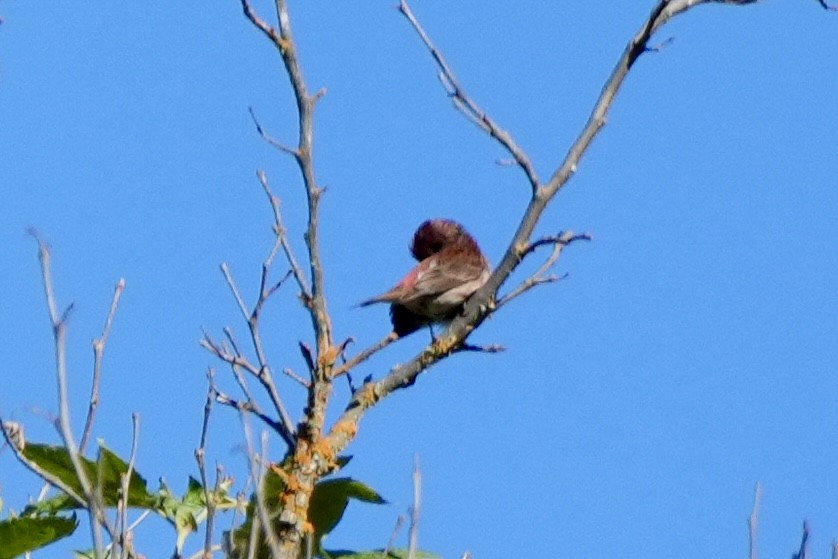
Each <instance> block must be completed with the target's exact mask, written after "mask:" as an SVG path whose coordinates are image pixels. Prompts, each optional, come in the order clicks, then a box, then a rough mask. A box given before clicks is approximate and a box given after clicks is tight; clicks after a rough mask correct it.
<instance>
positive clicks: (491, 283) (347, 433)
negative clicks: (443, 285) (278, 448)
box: [328, 0, 741, 452]
mask: <svg viewBox="0 0 838 559" xmlns="http://www.w3.org/2000/svg"><path fill="white" fill-rule="evenodd" d="M708 1H710V0H659V2H658V3H657V5H656V6H655V8H654V9H653V10H652V12H651V14H650V15H649V17H648V18H647V20H646V21H645V22H644V23H643V25H642V26H641V28H640V30H639V31H638V32H637V34H636V35H635V36H634V38H632V40H631V41H629V43H628V45H627V46H626V48H625V50H624V51H623V54H622V55H621V56H620V58H619V60H618V61H617V64H616V65H615V67H614V69H613V71H612V72H611V75H610V76H609V78H608V79H607V80H606V82H605V85H604V86H603V88H602V92H601V93H600V96H599V98H598V99H597V101H596V102H595V104H594V108H593V110H592V112H591V115H590V117H589V118H588V121H587V122H586V124H585V125H584V127H583V128H582V131H581V132H580V134H579V136H578V137H577V139H576V140H575V141H574V143H573V145H572V146H571V147H570V149H569V150H568V152H567V154H566V155H565V158H564V160H563V161H562V163H561V164H560V165H559V166H558V168H557V169H556V171H555V172H554V173H553V175H552V176H551V177H550V180H549V181H548V182H547V183H546V184H543V185H541V184H540V183H539V182H538V180H537V178H536V179H535V180H533V178H532V177H530V176H529V175H528V178H529V180H530V184H531V185H532V186H533V194H532V198H531V200H530V203H529V204H528V206H527V208H526V210H525V211H524V214H523V216H522V218H521V222H520V224H519V226H518V229H517V230H516V232H515V234H514V236H513V237H512V240H511V241H510V243H509V246H508V247H507V250H506V252H505V254H504V256H503V258H502V260H501V262H500V263H499V264H498V267H497V268H496V269H495V271H494V272H493V274H492V276H491V277H490V278H489V280H488V281H487V282H486V284H485V285H484V286H483V287H482V288H480V289H479V290H478V291H477V293H475V294H474V295H473V296H472V297H471V298H470V299H469V300H468V301H467V302H466V305H465V309H464V312H463V314H462V315H461V316H458V317H457V318H455V319H454V321H453V322H452V324H451V326H450V327H449V329H448V331H447V332H446V334H445V335H443V336H441V337H439V338H438V339H436V340H435V341H434V343H432V344H431V345H429V346H428V347H426V348H425V349H424V350H423V351H422V352H420V353H419V354H418V355H417V356H415V357H414V358H413V359H411V360H410V361H408V362H407V363H405V364H403V365H399V366H396V367H394V368H393V369H391V370H390V372H389V373H388V374H387V375H386V376H385V377H384V378H383V379H381V380H379V381H376V382H368V383H367V384H365V385H364V386H363V387H362V388H361V389H359V390H358V391H357V392H356V393H355V394H354V395H353V397H352V399H351V400H350V402H349V404H348V405H347V407H346V409H345V410H344V413H343V414H342V416H341V417H340V419H339V420H338V421H337V422H336V424H335V426H334V427H333V428H332V430H331V432H330V433H329V435H328V441H329V443H330V445H331V446H332V448H333V449H334V452H341V451H342V450H343V449H344V448H346V445H348V444H349V442H350V441H351V440H352V438H353V437H354V435H355V433H356V432H357V425H358V422H359V420H360V418H361V417H362V415H363V414H364V412H365V411H366V410H367V409H369V408H370V407H372V406H374V405H376V404H377V403H378V402H380V401H381V400H382V399H384V398H386V397H387V396H389V395H390V394H392V393H393V392H395V391H397V390H399V389H402V388H406V387H408V386H411V385H412V384H413V383H414V382H415V381H416V378H417V376H418V375H419V374H421V373H422V372H423V371H425V370H427V369H428V368H429V367H431V366H433V365H435V364H436V363H437V362H439V361H440V360H442V359H444V358H445V357H447V356H449V355H451V354H452V353H454V352H455V351H456V349H457V348H458V347H459V346H460V345H462V344H463V343H464V342H465V340H466V339H467V338H468V336H469V335H470V334H471V332H472V331H474V329H475V328H477V327H478V326H480V324H481V323H482V322H483V321H484V320H485V319H486V318H487V317H488V316H489V315H490V314H492V313H493V312H494V311H495V310H496V308H497V304H496V301H495V297H496V294H497V292H498V289H499V288H500V287H501V285H502V284H503V283H504V282H505V281H506V279H507V278H508V277H509V275H510V274H511V273H512V271H513V270H515V269H516V268H517V267H518V265H519V264H520V262H521V261H522V258H523V256H524V255H525V254H528V253H529V252H531V251H532V248H531V247H532V246H533V245H532V244H531V243H530V238H531V237H532V234H533V231H534V229H535V226H536V224H537V223H538V221H539V219H540V218H541V215H542V214H543V212H544V210H545V209H546V207H547V205H548V204H549V202H550V201H551V200H552V199H553V198H554V197H555V195H556V194H557V193H558V191H559V190H560V189H561V188H562V187H563V186H564V185H565V184H566V183H567V182H568V180H569V179H570V178H571V177H572V176H573V174H574V173H575V172H576V169H577V167H578V164H579V161H580V160H581V158H582V156H583V155H584V154H585V152H586V151H587V150H588V148H589V147H590V145H591V143H592V142H593V140H594V138H596V136H597V134H598V133H599V131H600V130H601V129H602V128H603V127H604V126H605V123H606V116H607V114H608V112H609V110H610V109H611V106H612V105H613V103H614V99H615V97H616V95H617V93H618V92H619V90H620V87H621V86H622V85H623V82H624V80H625V77H626V76H627V75H628V72H629V70H630V69H631V68H632V66H633V65H634V63H635V62H636V61H637V59H638V58H639V57H640V56H641V55H642V54H643V53H644V52H646V51H647V49H648V44H649V40H650V39H651V37H652V36H653V34H654V33H655V31H657V30H658V29H659V28H660V27H661V26H662V25H664V24H665V23H666V22H668V21H669V20H670V19H672V18H673V17H675V16H676V15H679V14H681V13H683V12H685V11H687V10H688V9H690V8H692V7H695V6H697V5H699V4H704V3H707V2H708ZM714 1H718V0H714ZM724 3H730V4H738V3H741V2H737V1H735V0H726V1H724ZM405 6H407V4H406V2H405V0H401V2H400V6H399V7H400V10H401V11H402V13H405V14H406V15H407V14H408V13H410V14H412V12H411V11H410V8H409V7H405ZM408 19H409V20H410V21H411V23H412V24H413V27H414V29H415V30H416V31H417V33H418V34H419V35H420V37H421V38H422V40H423V42H424V43H425V45H426V46H427V47H428V48H429V49H430V50H431V54H432V55H433V56H434V59H435V60H437V65H438V66H439V67H440V68H441V71H442V73H443V75H444V76H445V79H446V80H447V81H449V82H452V78H451V77H450V76H453V72H452V71H451V70H450V69H449V70H447V71H446V68H448V65H447V63H445V62H444V58H442V57H441V55H439V54H438V52H439V51H438V49H437V48H436V47H434V46H433V43H432V42H431V41H430V39H429V38H428V35H427V33H426V32H425V31H424V30H423V29H422V27H421V25H420V24H419V23H418V21H417V20H416V18H415V17H412V18H410V17H409V18H408ZM414 22H415V23H414ZM453 85H454V86H455V88H456V91H457V96H458V98H460V101H461V103H463V105H464V106H466V107H468V106H469V101H470V100H469V98H468V96H467V95H466V94H465V93H464V90H463V88H462V87H456V81H455V80H454V81H453ZM472 103H473V102H472ZM473 106H477V105H476V104H473ZM481 114H482V111H481ZM481 121H483V122H486V121H484V120H482V118H481ZM492 137H495V138H496V139H497V140H498V142H499V143H500V144H501V145H502V146H503V147H505V148H506V149H507V150H509V151H510V153H513V152H512V149H511V148H510V145H512V144H508V143H505V142H504V140H503V139H501V138H498V137H497V136H495V135H492ZM513 156H514V153H513ZM516 161H519V160H518V158H517V157H516ZM519 164H520V162H519ZM551 265H552V263H551Z"/></svg>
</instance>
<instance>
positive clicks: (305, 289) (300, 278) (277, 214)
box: [256, 169, 311, 301]
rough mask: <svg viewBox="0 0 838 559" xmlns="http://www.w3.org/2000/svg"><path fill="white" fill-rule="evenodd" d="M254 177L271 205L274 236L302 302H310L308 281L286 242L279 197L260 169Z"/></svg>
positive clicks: (286, 232) (286, 237) (286, 234)
mask: <svg viewBox="0 0 838 559" xmlns="http://www.w3.org/2000/svg"><path fill="white" fill-rule="evenodd" d="M256 176H257V177H258V179H259V184H261V185H262V189H263V190H264V191H265V195H266V196H267V197H268V202H270V204H271V210H272V211H273V215H274V234H275V235H276V238H277V240H278V241H279V243H280V245H281V246H282V251H283V252H284V253H285V259H286V260H287V261H288V265H289V266H291V272H292V273H293V275H294V279H295V280H297V286H298V287H299V288H300V292H301V293H302V294H303V300H304V301H309V300H311V288H309V286H308V280H306V277H305V275H304V274H303V271H302V268H300V265H299V263H298V262H297V257H296V256H294V251H293V249H292V248H291V244H290V243H289V241H288V231H287V230H286V229H285V224H284V222H283V219H282V211H281V210H282V205H281V202H280V199H279V196H276V195H275V194H274V193H273V191H272V190H271V186H270V184H269V183H268V177H267V175H265V171H262V170H261V169H260V170H259V171H257V172H256Z"/></svg>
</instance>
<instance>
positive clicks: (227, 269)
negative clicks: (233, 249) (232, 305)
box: [220, 262, 250, 321]
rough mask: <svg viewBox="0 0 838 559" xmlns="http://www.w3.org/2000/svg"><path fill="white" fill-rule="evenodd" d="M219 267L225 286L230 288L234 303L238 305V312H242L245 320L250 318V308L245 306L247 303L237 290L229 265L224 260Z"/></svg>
mask: <svg viewBox="0 0 838 559" xmlns="http://www.w3.org/2000/svg"><path fill="white" fill-rule="evenodd" d="M220 268H221V273H222V274H224V280H225V281H226V282H227V286H228V287H229V288H230V291H231V292H232V293H233V297H235V299H236V303H237V304H238V306H239V312H241V313H242V317H244V320H245V321H248V320H250V310H249V309H248V308H247V305H246V304H245V302H244V299H243V298H242V295H241V293H240V292H239V288H238V286H237V285H236V280H234V279H233V274H232V272H230V267H229V266H228V265H227V263H226V262H222V263H221V266H220Z"/></svg>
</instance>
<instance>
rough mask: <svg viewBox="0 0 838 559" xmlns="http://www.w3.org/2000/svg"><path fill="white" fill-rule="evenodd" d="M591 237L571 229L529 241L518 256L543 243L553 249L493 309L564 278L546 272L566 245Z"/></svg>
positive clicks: (530, 251) (527, 253)
mask: <svg viewBox="0 0 838 559" xmlns="http://www.w3.org/2000/svg"><path fill="white" fill-rule="evenodd" d="M592 238H593V237H592V236H591V235H590V234H589V233H582V234H579V235H577V234H575V233H573V231H565V232H563V233H560V234H558V235H556V236H553V237H542V238H541V239H538V240H537V241H534V242H532V243H529V244H528V245H527V246H526V248H524V249H523V250H522V251H521V256H520V258H521V259H522V260H523V259H524V258H525V257H526V256H528V255H529V254H532V253H533V252H534V251H535V250H536V249H537V248H538V247H540V246H544V245H552V246H553V251H552V253H551V254H550V256H549V257H548V258H547V260H545V261H544V263H543V264H542V265H541V267H539V268H538V270H536V271H535V273H534V274H533V275H531V276H530V277H528V278H527V279H525V280H524V281H522V282H521V283H520V284H518V286H516V287H515V288H514V289H513V290H512V291H510V292H509V293H507V294H506V295H504V296H503V297H501V298H500V299H499V300H498V302H497V303H496V304H495V310H497V309H499V308H501V307H502V306H504V305H505V304H507V303H509V302H510V301H512V300H513V299H515V298H516V297H519V296H520V295H522V294H524V293H526V292H527V291H529V290H530V289H532V288H533V287H535V286H537V285H543V284H545V283H552V282H556V281H559V280H561V279H564V278H565V277H566V274H565V275H564V276H556V275H549V276H548V275H547V272H548V271H550V269H551V268H552V267H553V266H554V265H555V264H556V262H558V260H559V257H560V256H561V255H562V251H563V250H564V248H565V247H566V246H568V245H569V244H571V243H573V242H575V241H590V240H591V239H592Z"/></svg>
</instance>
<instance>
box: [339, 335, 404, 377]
mask: <svg viewBox="0 0 838 559" xmlns="http://www.w3.org/2000/svg"><path fill="white" fill-rule="evenodd" d="M398 339H399V336H398V334H396V333H395V332H391V333H390V334H388V335H387V336H385V337H384V338H382V339H381V340H379V341H378V342H376V343H375V344H373V345H371V346H370V347H368V348H366V349H365V350H363V351H362V352H361V353H359V354H358V355H356V356H355V357H353V358H352V359H350V360H349V361H347V362H345V363H344V364H343V365H341V366H340V367H338V368H337V369H335V370H334V371H332V378H337V377H339V376H341V375H343V374H346V373H348V372H349V371H351V370H352V369H354V368H355V367H357V366H358V365H360V364H361V363H363V362H364V361H366V360H367V359H369V358H370V357H372V356H373V355H375V354H376V353H378V352H379V351H381V350H382V349H384V348H385V347H387V346H388V345H390V344H391V343H393V342H395V341H396V340H398Z"/></svg>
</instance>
